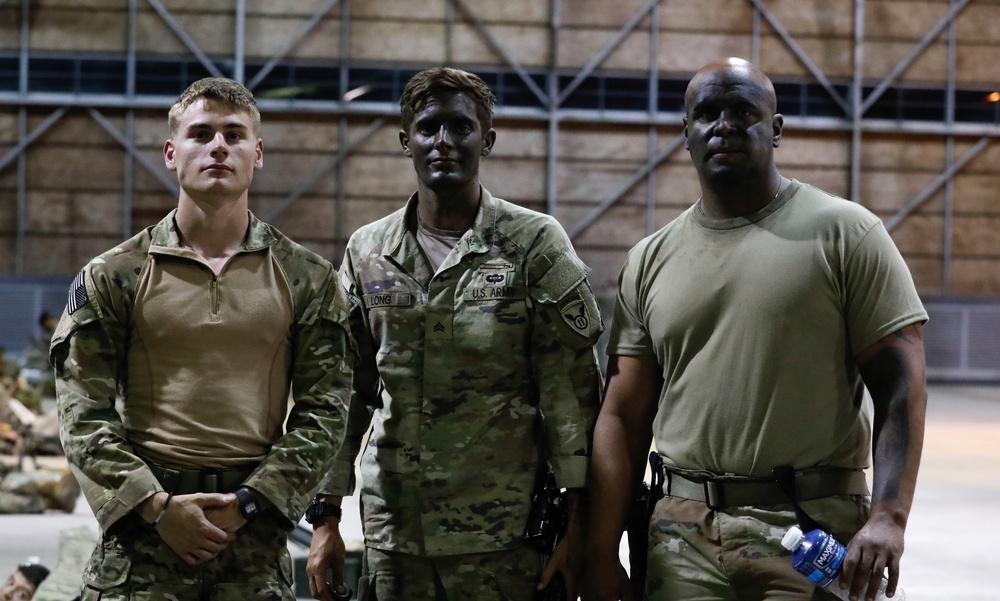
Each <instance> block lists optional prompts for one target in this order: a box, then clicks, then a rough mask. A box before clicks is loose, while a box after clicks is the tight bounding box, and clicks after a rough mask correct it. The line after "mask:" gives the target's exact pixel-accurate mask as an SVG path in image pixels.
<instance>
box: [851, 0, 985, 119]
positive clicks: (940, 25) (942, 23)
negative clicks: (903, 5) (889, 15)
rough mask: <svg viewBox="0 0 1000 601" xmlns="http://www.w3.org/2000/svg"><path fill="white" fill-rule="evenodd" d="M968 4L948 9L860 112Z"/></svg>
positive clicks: (878, 87)
mask: <svg viewBox="0 0 1000 601" xmlns="http://www.w3.org/2000/svg"><path fill="white" fill-rule="evenodd" d="M969 2H970V0H961V1H960V2H959V3H958V4H953V5H952V6H951V7H949V8H948V12H946V13H945V14H944V16H943V17H941V18H940V19H939V20H938V22H937V23H935V24H934V26H933V27H931V28H930V31H928V32H927V33H926V34H925V35H924V37H923V38H921V39H920V42H918V43H917V45H916V46H914V47H913V49H912V50H910V53H909V54H907V55H906V57H905V58H903V60H901V61H899V64H898V65H896V66H895V67H893V69H892V71H890V72H889V74H888V75H886V76H885V78H883V79H882V81H881V82H879V84H878V85H877V86H875V89H874V90H872V93H871V94H869V95H868V97H867V98H865V102H864V104H862V105H861V110H862V112H863V111H867V110H868V109H870V108H871V106H872V105H873V104H875V101H876V100H878V99H879V98H880V97H881V96H882V94H884V93H885V91H886V90H887V89H888V88H889V86H891V85H892V82H894V81H896V78H897V77H899V76H900V75H902V74H903V72H904V71H906V70H907V69H909V68H910V65H911V64H913V61H915V60H917V57H919V56H920V55H921V54H923V52H924V50H926V49H927V46H929V45H930V43H931V42H933V41H934V38H936V37H938V35H940V33H941V31H942V30H943V29H944V28H945V27H947V26H948V23H951V22H952V21H953V20H954V19H955V16H956V15H958V13H959V12H960V11H961V10H962V9H963V8H965V7H966V6H967V5H968V4H969Z"/></svg>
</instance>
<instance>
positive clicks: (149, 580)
mask: <svg viewBox="0 0 1000 601" xmlns="http://www.w3.org/2000/svg"><path fill="white" fill-rule="evenodd" d="M122 519H123V520H128V522H127V523H125V524H122V525H121V527H120V528H116V529H115V533H113V534H107V533H105V534H104V535H103V536H102V539H101V541H100V542H99V543H98V545H97V548H96V549H94V553H93V554H92V555H91V557H90V563H89V565H88V566H87V568H86V569H85V570H84V574H83V590H82V593H81V601H129V600H132V601H146V600H149V601H154V600H155V601H258V600H260V601H264V600H267V601H294V600H295V596H294V594H292V588H291V587H292V559H291V557H290V556H289V554H288V543H287V538H286V533H285V531H284V530H282V529H281V528H280V527H279V526H278V524H277V521H276V520H275V519H274V518H272V517H271V516H268V515H267V514H264V515H261V516H260V517H259V518H258V519H257V520H255V521H254V522H252V523H249V524H247V525H245V526H243V528H241V529H240V531H239V532H238V533H237V534H236V540H235V541H234V542H233V543H232V544H231V545H230V546H229V547H228V548H227V549H226V550H225V551H223V552H222V553H220V554H219V555H218V556H217V557H216V558H215V559H213V560H211V561H208V562H206V563H204V564H202V565H197V566H191V565H188V564H187V563H185V562H184V560H183V559H181V558H180V557H179V556H178V555H177V554H176V553H174V551H173V550H172V549H171V548H170V547H168V546H167V544H166V543H164V542H163V540H162V539H161V538H160V536H159V534H157V533H156V531H155V530H153V528H152V527H151V526H149V525H148V524H146V523H145V522H143V521H142V520H141V519H140V518H138V517H135V516H132V515H129V516H127V517H125V518H122Z"/></svg>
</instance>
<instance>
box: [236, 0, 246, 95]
mask: <svg viewBox="0 0 1000 601" xmlns="http://www.w3.org/2000/svg"><path fill="white" fill-rule="evenodd" d="M235 21H236V23H235V24H234V29H235V30H236V31H235V32H234V33H233V40H234V42H235V44H234V46H235V47H234V48H233V79H235V80H236V81H238V82H240V83H243V80H244V78H245V74H244V69H245V66H246V31H247V3H246V0H236V19H235Z"/></svg>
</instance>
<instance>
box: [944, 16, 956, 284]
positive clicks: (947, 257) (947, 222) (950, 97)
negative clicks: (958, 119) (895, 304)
mask: <svg viewBox="0 0 1000 601" xmlns="http://www.w3.org/2000/svg"><path fill="white" fill-rule="evenodd" d="M949 4H951V5H954V4H955V0H949ZM957 50H958V37H957V28H956V27H955V20H954V19H952V21H951V22H950V23H949V24H948V82H947V92H946V93H945V107H944V120H945V123H948V124H951V123H954V122H955V85H956V83H955V82H956V77H955V65H956V59H957ZM954 162H955V138H954V137H953V136H948V137H947V138H945V144H944V165H945V168H947V167H948V166H950V165H951V164H952V163H954ZM954 194H955V182H954V180H953V179H949V180H948V181H947V182H946V183H945V185H944V224H943V227H942V230H943V231H942V232H941V234H942V236H941V237H942V240H941V292H942V293H943V294H948V288H949V287H950V282H951V255H952V242H953V241H954V238H953V237H954V230H955V223H954V216H955V204H954V200H955V198H954Z"/></svg>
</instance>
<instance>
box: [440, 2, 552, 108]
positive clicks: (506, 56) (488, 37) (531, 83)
mask: <svg viewBox="0 0 1000 601" xmlns="http://www.w3.org/2000/svg"><path fill="white" fill-rule="evenodd" d="M450 1H451V2H452V3H454V5H455V7H456V8H458V10H459V11H461V12H462V14H463V15H465V19H466V20H467V21H469V22H470V23H472V25H473V26H475V28H476V31H477V32H478V33H479V36H480V37H481V38H483V41H485V42H486V44H487V45H488V46H489V47H490V48H492V49H493V52H496V53H497V54H498V55H499V56H500V58H502V59H503V60H504V62H506V63H507V65H508V66H509V67H510V68H511V69H513V70H514V72H515V73H517V76H518V77H520V78H521V81H523V82H524V85H526V86H528V89H529V90H531V92H532V93H533V94H534V95H535V96H536V97H537V98H538V101H539V102H541V103H542V104H543V105H545V106H548V105H549V96H548V94H546V93H545V92H543V91H542V89H541V88H539V87H538V84H536V83H535V80H533V79H531V76H530V75H528V72H527V71H525V70H524V67H522V66H521V65H520V63H518V62H517V61H516V60H514V57H513V56H511V55H510V53H508V52H507V51H506V50H505V49H504V47H503V46H501V45H500V42H498V41H497V39H496V38H495V37H493V34H491V33H490V32H489V30H488V29H486V27H485V26H484V25H483V22H482V21H480V20H479V17H477V16H476V13H474V12H472V10H471V9H469V7H468V6H466V5H465V3H464V2H463V1H462V0H450Z"/></svg>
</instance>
